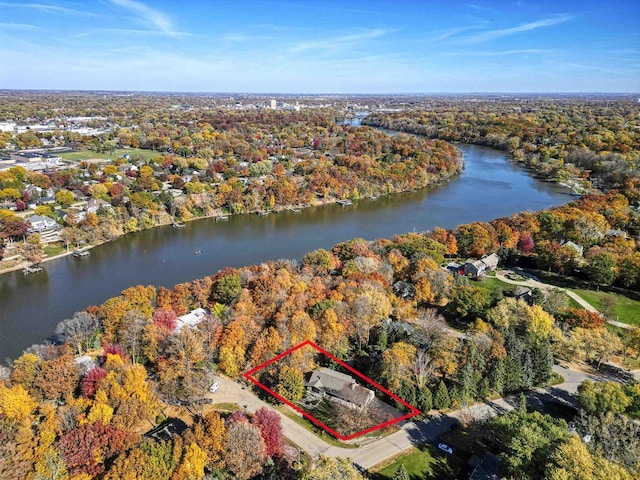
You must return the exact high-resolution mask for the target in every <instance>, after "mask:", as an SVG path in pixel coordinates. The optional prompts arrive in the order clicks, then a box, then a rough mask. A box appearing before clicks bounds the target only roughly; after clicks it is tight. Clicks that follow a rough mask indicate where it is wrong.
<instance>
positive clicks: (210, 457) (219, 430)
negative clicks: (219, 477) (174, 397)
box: [184, 411, 227, 468]
mask: <svg viewBox="0 0 640 480" xmlns="http://www.w3.org/2000/svg"><path fill="white" fill-rule="evenodd" d="M184 438H185V441H186V442H187V443H196V444H197V445H198V446H200V447H201V448H202V450H203V451H204V452H205V454H206V455H207V461H206V464H207V465H208V466H210V467H216V468H217V467H222V466H223V465H224V461H223V459H222V455H223V453H224V450H225V444H226V438H227V429H226V427H225V421H224V419H223V418H222V417H221V416H220V414H219V413H218V412H216V411H211V412H207V413H206V414H205V415H203V416H202V417H200V419H199V420H198V421H197V422H196V423H195V424H194V426H193V428H192V429H190V430H188V431H187V432H186V433H185V435H184Z"/></svg>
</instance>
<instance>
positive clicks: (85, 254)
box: [71, 249, 90, 257]
mask: <svg viewBox="0 0 640 480" xmlns="http://www.w3.org/2000/svg"><path fill="white" fill-rule="evenodd" d="M71 255H73V256H74V257H88V256H89V255H90V252H89V250H78V249H76V250H74V251H73V252H71Z"/></svg>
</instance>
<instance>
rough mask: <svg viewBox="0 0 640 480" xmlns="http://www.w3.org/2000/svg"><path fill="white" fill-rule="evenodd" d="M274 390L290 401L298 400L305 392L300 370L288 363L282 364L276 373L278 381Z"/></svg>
mask: <svg viewBox="0 0 640 480" xmlns="http://www.w3.org/2000/svg"><path fill="white" fill-rule="evenodd" d="M275 391H276V393H277V394H278V395H281V396H282V397H284V398H286V399H287V400H289V401H290V402H293V403H296V402H298V401H300V400H301V399H302V397H303V396H304V393H305V383H304V376H303V375H302V372H300V371H299V370H297V369H294V368H291V367H289V366H288V365H283V366H282V368H281V369H280V372H279V373H278V383H277V384H276V386H275Z"/></svg>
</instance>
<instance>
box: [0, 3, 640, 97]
mask: <svg viewBox="0 0 640 480" xmlns="http://www.w3.org/2000/svg"><path fill="white" fill-rule="evenodd" d="M0 88H25V89H27V88H28V89H82V90H91V89H95V90H98V89H100V90H155V91H158V90H160V91H197V92H203V91H206V92H254V93H417V92H423V93H441V92H451V93H459V92H505V93H506V92H633V93H636V92H640V1H638V0H626V1H625V0H620V1H616V0H609V1H606V0H598V1H591V0H582V1H567V0H556V1H549V0H522V1H509V2H507V1H474V0H470V1H469V2H464V1H454V0H451V1H447V0H440V1H435V0H434V1H428V0H422V1H418V0H404V1H403V0H395V1H377V0H338V1H334V0H314V1H294V0H229V1H211V0H171V1H168V0H165V1H152V0H86V1H84V2H82V1H75V2H74V1H53V0H49V1H47V0H25V1H12V0H0Z"/></svg>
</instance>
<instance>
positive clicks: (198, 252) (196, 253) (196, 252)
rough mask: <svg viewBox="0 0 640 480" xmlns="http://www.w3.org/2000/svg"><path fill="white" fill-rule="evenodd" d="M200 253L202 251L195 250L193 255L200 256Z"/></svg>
mask: <svg viewBox="0 0 640 480" xmlns="http://www.w3.org/2000/svg"><path fill="white" fill-rule="evenodd" d="M201 253H202V250H196V251H195V252H193V254H194V255H200V254H201Z"/></svg>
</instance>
